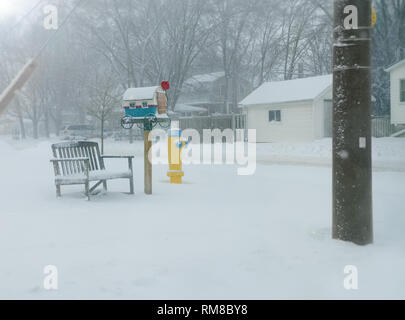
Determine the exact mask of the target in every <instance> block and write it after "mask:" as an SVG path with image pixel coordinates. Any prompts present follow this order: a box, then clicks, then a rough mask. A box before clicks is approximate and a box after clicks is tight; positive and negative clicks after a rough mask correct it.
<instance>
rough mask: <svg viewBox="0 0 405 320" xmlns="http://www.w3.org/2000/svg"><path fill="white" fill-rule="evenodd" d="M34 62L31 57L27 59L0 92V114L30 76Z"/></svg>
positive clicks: (34, 65) (33, 68)
mask: <svg viewBox="0 0 405 320" xmlns="http://www.w3.org/2000/svg"><path fill="white" fill-rule="evenodd" d="M36 66H37V65H36V63H35V61H34V60H33V59H31V60H29V61H28V62H27V64H26V65H25V66H24V67H23V68H22V69H21V71H20V72H19V73H18V74H17V76H16V77H15V79H14V80H13V81H12V82H11V83H10V85H9V86H8V87H7V88H6V89H5V90H4V92H3V93H1V92H0V115H1V114H2V113H3V112H4V111H6V108H7V106H8V105H9V104H10V102H11V101H12V100H13V98H14V97H15V94H16V92H17V91H18V90H20V89H21V88H22V87H23V86H24V85H25V83H26V82H27V81H28V80H29V79H30V78H31V76H32V74H33V73H34V71H35V68H36Z"/></svg>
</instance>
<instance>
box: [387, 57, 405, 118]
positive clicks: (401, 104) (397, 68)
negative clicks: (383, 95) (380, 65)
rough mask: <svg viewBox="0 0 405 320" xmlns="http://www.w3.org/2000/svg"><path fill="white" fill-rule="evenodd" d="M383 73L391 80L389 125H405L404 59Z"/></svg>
mask: <svg viewBox="0 0 405 320" xmlns="http://www.w3.org/2000/svg"><path fill="white" fill-rule="evenodd" d="M385 71H387V72H389V73H390V78H391V123H392V124H395V125H400V124H405V59H404V60H402V61H400V62H398V63H397V64H394V65H393V66H391V67H389V68H388V69H386V70H385Z"/></svg>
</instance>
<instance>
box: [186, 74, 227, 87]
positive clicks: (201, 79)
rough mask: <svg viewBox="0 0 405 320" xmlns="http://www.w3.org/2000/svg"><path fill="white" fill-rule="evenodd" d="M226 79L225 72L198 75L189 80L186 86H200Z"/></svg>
mask: <svg viewBox="0 0 405 320" xmlns="http://www.w3.org/2000/svg"><path fill="white" fill-rule="evenodd" d="M222 77H225V72H223V71H222V72H213V73H206V74H197V75H195V76H192V77H191V78H189V79H187V80H186V81H185V83H184V84H186V85H189V86H194V85H198V84H201V83H209V82H214V81H216V80H218V79H219V78H222Z"/></svg>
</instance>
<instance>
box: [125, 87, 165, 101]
mask: <svg viewBox="0 0 405 320" xmlns="http://www.w3.org/2000/svg"><path fill="white" fill-rule="evenodd" d="M159 88H160V87H159V86H157V87H144V88H129V89H127V91H125V93H124V98H123V100H124V101H131V100H152V99H153V98H154V97H155V93H156V91H157V90H158V89H159Z"/></svg>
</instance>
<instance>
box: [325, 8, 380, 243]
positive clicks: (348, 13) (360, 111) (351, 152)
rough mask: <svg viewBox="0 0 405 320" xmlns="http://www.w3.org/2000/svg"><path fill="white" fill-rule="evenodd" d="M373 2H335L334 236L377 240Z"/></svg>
mask: <svg viewBox="0 0 405 320" xmlns="http://www.w3.org/2000/svg"><path fill="white" fill-rule="evenodd" d="M370 51H371V0H334V57H333V64H334V72H333V95H334V96H333V104H334V107H333V238H334V239H339V240H344V241H351V242H354V243H356V244H359V245H366V244H370V243H372V242H373V222H372V163H371V71H370V65H371V59H370Z"/></svg>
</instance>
